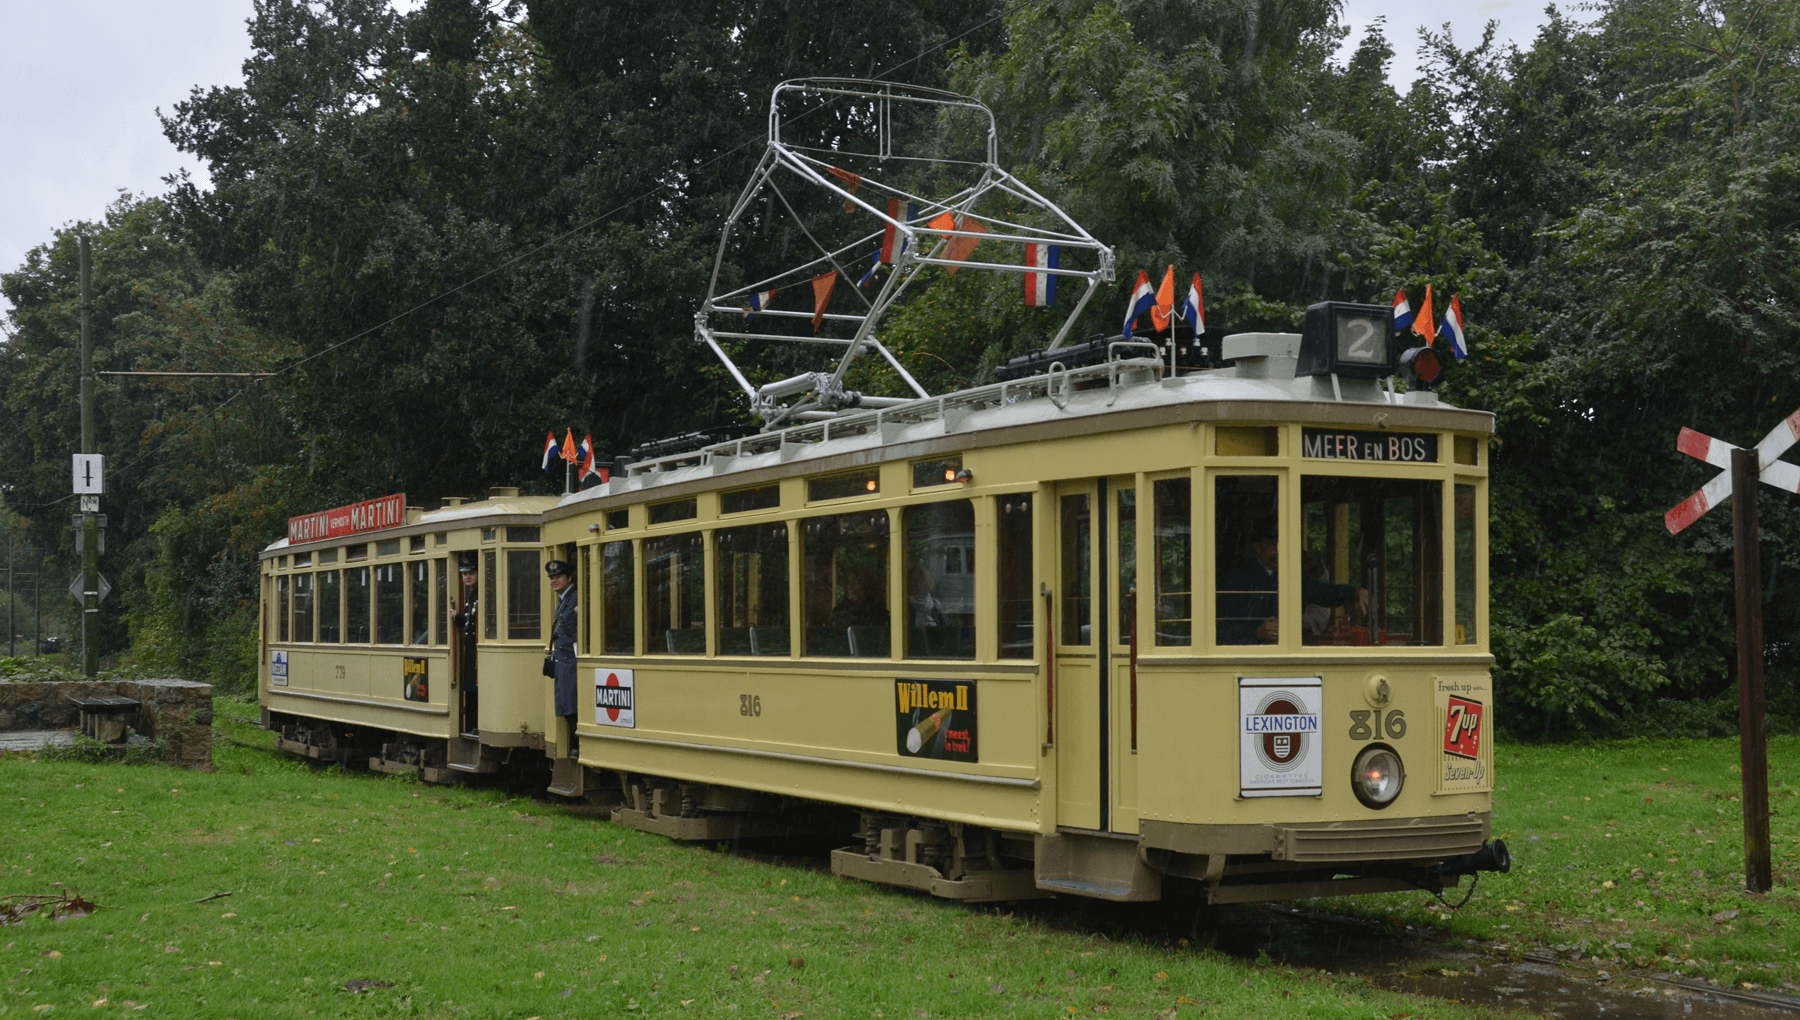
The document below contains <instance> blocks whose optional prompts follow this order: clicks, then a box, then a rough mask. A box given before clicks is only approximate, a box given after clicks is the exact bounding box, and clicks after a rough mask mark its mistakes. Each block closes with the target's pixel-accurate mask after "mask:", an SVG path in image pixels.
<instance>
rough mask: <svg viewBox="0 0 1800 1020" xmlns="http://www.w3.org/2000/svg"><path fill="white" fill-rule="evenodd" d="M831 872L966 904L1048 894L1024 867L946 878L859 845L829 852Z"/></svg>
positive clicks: (924, 865) (923, 865)
mask: <svg viewBox="0 0 1800 1020" xmlns="http://www.w3.org/2000/svg"><path fill="white" fill-rule="evenodd" d="M831 873H832V874H834V875H842V876H843V877H845V878H857V879H861V880H863V881H865V882H881V883H883V884H886V885H898V886H905V887H906V888H908V889H923V890H924V891H926V892H928V893H930V894H931V895H933V896H942V897H944V898H945V899H951V900H962V901H964V902H967V903H991V902H994V901H996V900H1035V899H1042V898H1044V897H1045V896H1048V895H1049V893H1048V892H1045V891H1043V890H1040V889H1039V888H1038V887H1037V884H1036V883H1035V882H1034V881H1033V879H1032V874H1031V872H1029V871H1026V870H1025V869H1023V868H1018V869H1012V870H1006V871H970V872H966V873H965V874H964V875H963V877H962V878H959V879H955V880H952V879H948V878H945V877H944V876H943V875H942V874H941V873H940V872H939V871H938V870H937V869H936V868H934V867H931V866H930V865H927V864H912V863H909V862H907V861H896V860H889V859H886V858H877V859H872V858H870V857H869V855H868V854H867V853H866V852H865V851H864V850H863V849H862V848H861V847H846V848H844V849H842V850H833V851H832V852H831Z"/></svg>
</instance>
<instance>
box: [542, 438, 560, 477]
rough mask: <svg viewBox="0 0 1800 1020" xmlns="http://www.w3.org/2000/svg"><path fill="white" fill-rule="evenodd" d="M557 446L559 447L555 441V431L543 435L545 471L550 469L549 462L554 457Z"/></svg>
mask: <svg viewBox="0 0 1800 1020" xmlns="http://www.w3.org/2000/svg"><path fill="white" fill-rule="evenodd" d="M558 448H559V447H558V445H557V442H556V433H554V432H549V433H546V434H545V435H544V470H545V471H548V470H550V462H551V461H553V460H555V459H556V452H557V450H558Z"/></svg>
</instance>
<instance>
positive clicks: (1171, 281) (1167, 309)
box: [1150, 266, 1175, 330]
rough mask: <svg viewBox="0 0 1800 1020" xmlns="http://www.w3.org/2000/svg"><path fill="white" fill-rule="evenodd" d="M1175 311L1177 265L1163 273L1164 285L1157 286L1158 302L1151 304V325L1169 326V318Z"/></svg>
mask: <svg viewBox="0 0 1800 1020" xmlns="http://www.w3.org/2000/svg"><path fill="white" fill-rule="evenodd" d="M1174 313H1175V267H1174V266H1170V267H1169V271H1168V272H1166V273H1164V274H1163V282H1162V286H1160V287H1158V288H1156V304H1154V305H1151V306H1150V325H1151V326H1153V327H1155V328H1156V329H1158V330H1164V329H1168V328H1169V318H1170V316H1172V315H1174Z"/></svg>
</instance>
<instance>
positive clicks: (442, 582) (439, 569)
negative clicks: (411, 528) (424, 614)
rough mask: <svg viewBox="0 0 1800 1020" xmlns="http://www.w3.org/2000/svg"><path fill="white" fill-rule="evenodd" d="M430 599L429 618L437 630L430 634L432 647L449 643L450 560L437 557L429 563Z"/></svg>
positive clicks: (445, 557) (444, 557)
mask: <svg viewBox="0 0 1800 1020" xmlns="http://www.w3.org/2000/svg"><path fill="white" fill-rule="evenodd" d="M431 562H432V563H433V564H434V566H433V567H432V568H431V597H432V599H433V601H434V603H435V604H434V606H433V608H432V613H431V618H432V619H433V620H434V621H436V627H437V629H436V630H435V631H434V632H433V633H432V637H433V638H434V639H435V640H433V641H432V642H431V643H432V644H434V645H447V644H449V643H450V559H449V557H447V556H439V557H437V558H436V559H433V560H432V561H431Z"/></svg>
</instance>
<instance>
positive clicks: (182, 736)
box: [0, 680, 213, 768]
mask: <svg viewBox="0 0 1800 1020" xmlns="http://www.w3.org/2000/svg"><path fill="white" fill-rule="evenodd" d="M108 695H111V696H115V697H121V698H131V699H133V700H134V701H137V702H138V704H139V708H138V710H137V718H136V719H134V720H132V721H131V722H130V723H129V725H130V726H131V728H132V729H134V730H136V731H137V732H139V733H141V734H143V735H144V736H146V737H149V738H151V739H159V740H163V741H165V742H166V744H167V749H166V750H165V751H164V752H163V759H162V760H163V761H165V762H167V763H168V764H170V765H180V766H182V767H184V768H206V767H208V766H210V765H211V764H212V718H213V710H212V695H213V689H212V685H211V684H202V683H195V682H194V681H192V680H71V681H63V682H59V683H35V684H34V683H27V684H20V683H5V682H0V731H7V730H64V729H74V728H75V727H76V726H78V725H79V720H80V715H81V710H80V709H79V708H77V707H76V706H75V703H74V702H72V701H70V700H69V698H70V697H71V696H73V697H103V696H108Z"/></svg>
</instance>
